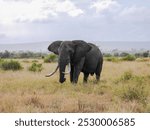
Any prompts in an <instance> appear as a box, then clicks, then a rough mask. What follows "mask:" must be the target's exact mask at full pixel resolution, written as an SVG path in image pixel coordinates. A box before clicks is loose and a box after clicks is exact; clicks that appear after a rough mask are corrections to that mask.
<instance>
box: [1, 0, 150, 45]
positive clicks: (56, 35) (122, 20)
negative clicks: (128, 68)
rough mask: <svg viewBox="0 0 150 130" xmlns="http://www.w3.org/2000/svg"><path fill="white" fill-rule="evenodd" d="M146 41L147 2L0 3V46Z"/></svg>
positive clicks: (149, 13)
mask: <svg viewBox="0 0 150 130" xmlns="http://www.w3.org/2000/svg"><path fill="white" fill-rule="evenodd" d="M58 39H60V40H71V39H83V40H88V41H150V0H0V44H3V43H25V42H39V41H52V40H58Z"/></svg>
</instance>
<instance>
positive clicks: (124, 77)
mask: <svg viewBox="0 0 150 130" xmlns="http://www.w3.org/2000/svg"><path fill="white" fill-rule="evenodd" d="M133 77H134V76H133V73H132V71H126V72H124V74H123V75H122V76H121V80H122V81H127V80H130V79H132V78H133Z"/></svg>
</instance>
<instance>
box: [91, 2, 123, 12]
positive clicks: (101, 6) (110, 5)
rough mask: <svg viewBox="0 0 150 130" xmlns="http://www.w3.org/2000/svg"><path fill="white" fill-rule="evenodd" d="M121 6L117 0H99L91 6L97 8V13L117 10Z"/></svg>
mask: <svg viewBox="0 0 150 130" xmlns="http://www.w3.org/2000/svg"><path fill="white" fill-rule="evenodd" d="M119 6H120V5H119V3H118V2H117V1H115V0H97V1H96V2H93V3H92V5H91V6H90V7H91V8H95V9H96V12H97V13H103V12H104V11H113V10H116V9H117V8H118V7H119Z"/></svg>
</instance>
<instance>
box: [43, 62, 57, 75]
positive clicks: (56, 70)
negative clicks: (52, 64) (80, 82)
mask: <svg viewBox="0 0 150 130" xmlns="http://www.w3.org/2000/svg"><path fill="white" fill-rule="evenodd" d="M58 68H59V65H57V67H56V69H55V71H54V72H52V73H50V74H47V75H45V77H50V76H52V75H53V74H55V73H56V71H57V70H58Z"/></svg>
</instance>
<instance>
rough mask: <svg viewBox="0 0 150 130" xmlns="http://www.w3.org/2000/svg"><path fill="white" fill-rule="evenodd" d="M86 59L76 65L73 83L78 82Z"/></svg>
mask: <svg viewBox="0 0 150 130" xmlns="http://www.w3.org/2000/svg"><path fill="white" fill-rule="evenodd" d="M84 60H85V58H82V59H81V61H79V62H78V63H77V64H76V65H74V72H73V83H77V82H78V77H79V74H80V72H81V70H82V68H83V65H84Z"/></svg>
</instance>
